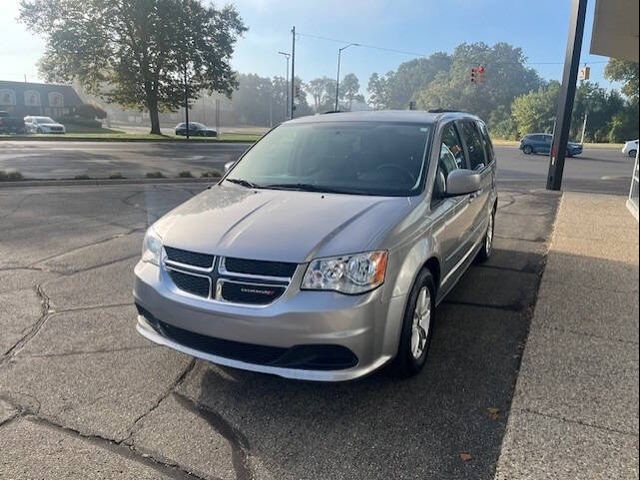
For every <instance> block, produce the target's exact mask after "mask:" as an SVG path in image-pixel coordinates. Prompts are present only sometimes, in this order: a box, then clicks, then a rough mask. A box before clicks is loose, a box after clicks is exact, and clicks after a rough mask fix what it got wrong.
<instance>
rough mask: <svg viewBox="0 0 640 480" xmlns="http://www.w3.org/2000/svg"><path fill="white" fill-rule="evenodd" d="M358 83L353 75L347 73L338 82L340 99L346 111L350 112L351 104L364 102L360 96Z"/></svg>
mask: <svg viewBox="0 0 640 480" xmlns="http://www.w3.org/2000/svg"><path fill="white" fill-rule="evenodd" d="M359 92H360V82H359V81H358V77H357V76H356V74H355V73H348V74H346V75H345V76H344V78H343V79H342V81H341V82H340V97H341V98H342V99H343V100H344V103H345V105H344V106H345V107H346V110H348V111H351V107H352V106H353V102H355V101H364V97H363V96H362V95H360V93H359Z"/></svg>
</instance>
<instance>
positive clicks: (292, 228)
mask: <svg viewBox="0 0 640 480" xmlns="http://www.w3.org/2000/svg"><path fill="white" fill-rule="evenodd" d="M414 206H415V202H413V204H412V202H411V200H410V199H408V198H405V197H374V196H361V195H343V194H328V193H324V194H323V193H315V192H300V191H285V190H253V189H249V188H244V187H240V186H235V185H234V186H226V185H225V186H223V185H217V186H214V187H212V188H211V189H209V190H206V191H205V192H203V193H201V194H199V195H197V196H196V197H194V198H192V199H191V200H189V201H187V202H185V203H184V204H182V205H180V206H179V207H177V208H176V209H175V210H173V211H171V212H169V213H168V214H167V215H165V216H164V217H162V218H161V219H160V220H159V221H158V222H156V224H155V226H154V228H155V230H156V232H157V233H158V234H159V235H160V237H161V238H162V241H163V243H164V244H165V245H168V246H171V247H175V248H180V249H184V250H190V251H195V252H201V253H209V254H215V255H223V256H230V257H239V258H251V259H256V260H273V261H287V262H296V263H304V262H307V261H310V260H311V259H312V258H316V257H325V256H333V255H343V254H347V253H356V252H362V251H367V250H373V249H376V248H384V239H385V238H386V235H387V234H388V232H389V231H390V230H392V229H393V228H394V227H395V226H396V225H397V224H398V223H399V222H400V221H401V220H402V219H403V218H404V217H405V216H406V215H407V213H408V211H409V210H410V209H412V208H413V207H414Z"/></svg>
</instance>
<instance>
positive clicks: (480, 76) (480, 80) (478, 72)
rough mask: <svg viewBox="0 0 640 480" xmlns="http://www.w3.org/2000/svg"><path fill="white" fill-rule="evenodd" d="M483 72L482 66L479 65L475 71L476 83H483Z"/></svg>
mask: <svg viewBox="0 0 640 480" xmlns="http://www.w3.org/2000/svg"><path fill="white" fill-rule="evenodd" d="M484 72H485V68H484V65H480V66H479V67H478V68H477V69H476V76H477V77H478V78H477V82H478V83H484Z"/></svg>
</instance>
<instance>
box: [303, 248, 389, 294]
mask: <svg viewBox="0 0 640 480" xmlns="http://www.w3.org/2000/svg"><path fill="white" fill-rule="evenodd" d="M386 271H387V252H386V251H379V252H367V253H357V254H355V255H345V256H342V257H333V258H319V259H316V260H313V261H312V262H311V263H310V264H309V267H307V271H306V273H305V274H304V279H303V280H302V289H303V290H335V291H336V292H341V293H347V294H352V295H353V294H358V293H364V292H368V291H370V290H373V289H374V288H376V287H379V286H380V285H382V283H384V276H385V273H386Z"/></svg>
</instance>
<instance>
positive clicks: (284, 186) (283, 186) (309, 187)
mask: <svg viewBox="0 0 640 480" xmlns="http://www.w3.org/2000/svg"><path fill="white" fill-rule="evenodd" d="M262 188H270V189H273V190H299V191H301V192H321V193H345V194H349V195H367V193H364V192H358V191H353V190H344V189H340V188H334V187H327V186H325V185H314V184H312V183H269V184H267V185H262Z"/></svg>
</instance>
